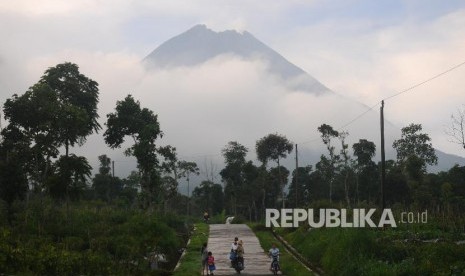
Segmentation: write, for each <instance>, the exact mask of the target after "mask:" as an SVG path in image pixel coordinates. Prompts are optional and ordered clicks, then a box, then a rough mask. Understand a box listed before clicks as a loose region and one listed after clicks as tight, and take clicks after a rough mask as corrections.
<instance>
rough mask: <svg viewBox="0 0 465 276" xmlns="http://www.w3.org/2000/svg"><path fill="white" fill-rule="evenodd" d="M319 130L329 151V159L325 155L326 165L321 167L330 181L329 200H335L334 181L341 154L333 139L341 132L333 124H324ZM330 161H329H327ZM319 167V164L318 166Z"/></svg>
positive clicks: (323, 160)
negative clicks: (338, 153) (336, 151)
mask: <svg viewBox="0 0 465 276" xmlns="http://www.w3.org/2000/svg"><path fill="white" fill-rule="evenodd" d="M318 132H320V135H321V139H322V140H323V143H324V144H325V145H326V148H327V149H328V153H329V159H326V158H325V159H323V157H324V156H322V157H321V162H323V163H322V164H326V165H324V166H319V167H320V168H324V173H325V175H326V177H327V181H328V183H329V202H332V200H333V181H334V176H335V171H336V163H337V162H338V161H339V155H337V154H336V153H335V147H334V146H333V145H331V140H332V139H334V138H337V137H338V136H339V132H337V131H336V130H334V129H333V127H332V126H330V125H327V124H322V125H321V126H319V127H318ZM325 161H328V162H325ZM317 167H318V166H317Z"/></svg>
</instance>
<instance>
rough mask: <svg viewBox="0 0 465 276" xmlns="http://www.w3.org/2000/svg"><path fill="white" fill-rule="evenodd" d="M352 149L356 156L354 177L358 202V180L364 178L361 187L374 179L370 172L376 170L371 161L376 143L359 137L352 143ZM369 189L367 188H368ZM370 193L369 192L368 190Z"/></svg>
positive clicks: (370, 183)
mask: <svg viewBox="0 0 465 276" xmlns="http://www.w3.org/2000/svg"><path fill="white" fill-rule="evenodd" d="M352 149H353V150H354V156H355V157H356V160H355V161H356V165H355V173H356V175H357V178H356V195H357V201H358V202H360V182H361V179H364V180H365V181H364V182H363V183H364V185H363V187H366V188H368V187H369V186H371V185H372V183H374V182H375V179H374V178H373V177H370V176H372V175H373V174H372V173H371V172H373V171H375V170H376V168H375V167H376V164H375V162H373V160H372V159H373V157H374V156H375V154H376V145H375V143H373V142H371V141H368V140H366V139H360V140H359V141H358V143H355V144H353V145H352ZM368 190H369V189H368ZM368 194H370V192H368Z"/></svg>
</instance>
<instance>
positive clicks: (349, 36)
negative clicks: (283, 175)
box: [0, 0, 465, 163]
mask: <svg viewBox="0 0 465 276" xmlns="http://www.w3.org/2000/svg"><path fill="white" fill-rule="evenodd" d="M196 24H206V25H207V26H208V27H209V28H211V29H213V30H215V31H222V30H226V29H236V30H238V31H243V30H247V31H248V32H250V33H252V34H253V35H254V36H255V37H257V38H258V39H260V40H261V41H262V42H264V43H265V44H267V45H268V46H270V47H271V48H273V49H274V50H276V51H277V52H279V53H280V54H281V55H283V56H284V57H285V58H287V59H288V60H289V61H291V62H292V63H294V64H295V65H297V66H299V67H301V68H302V69H304V70H305V71H306V72H308V73H309V74H310V75H312V76H313V77H315V78H316V79H318V80H319V81H320V82H322V83H323V84H324V85H326V86H327V87H329V88H330V89H332V90H333V91H335V92H337V93H339V94H341V95H345V96H347V97H349V98H353V99H355V100H357V101H359V102H361V103H364V104H366V105H367V106H373V105H374V104H376V103H377V102H378V101H379V100H381V99H382V98H385V97H388V96H390V95H392V94H395V93H397V92H399V91H402V90H404V89H406V88H409V87H411V86H412V85H415V84H417V83H419V82H422V81H424V80H426V79H428V78H429V77H431V76H434V75H436V74H438V73H441V72H442V71H445V70H447V69H449V68H451V67H453V66H455V65H457V64H460V63H462V62H464V61H465V2H464V1H459V0H457V1H454V0H451V1H430V0H426V1H422V0H412V1H394V0H385V1H370V0H365V1H355V0H353V1H352V0H346V1H342V0H339V1H327V0H325V1H319V0H318V1H311V0H308V1H304V0H282V1H258V0H257V1H251V0H249V1H245V0H225V1H218V0H200V1H191V0H170V1H154V0H147V1H143V0H137V1H135V0H133V1H125V0H99V1H97V0H67V1H61V0H41V1H33V0H30V1H28V0H15V1H1V2H0V26H1V27H0V37H2V38H3V39H2V42H1V43H0V102H1V103H3V102H4V101H5V99H7V98H8V97H11V95H12V94H14V93H18V94H22V93H24V92H25V91H26V90H27V88H28V87H29V86H31V85H33V84H34V83H35V82H37V80H38V79H39V78H40V76H41V75H42V74H43V72H44V71H45V70H46V69H47V68H48V67H50V66H54V65H56V64H58V63H61V62H64V61H71V62H74V63H77V64H78V65H79V66H80V68H81V72H82V73H84V74H85V75H87V76H88V77H90V78H92V79H94V80H96V81H97V82H98V83H99V84H100V98H101V99H100V105H99V108H100V109H99V110H100V116H101V117H102V122H103V121H104V117H105V114H107V113H108V112H111V111H112V110H113V108H114V105H115V102H116V100H119V99H122V98H123V97H124V96H125V95H126V94H128V93H132V94H134V95H135V97H136V98H138V99H141V104H142V105H143V106H147V107H149V108H151V109H153V110H154V112H155V113H158V114H159V117H160V122H161V125H162V126H161V127H162V129H163V130H164V131H165V134H166V136H167V138H168V139H169V141H170V143H173V144H174V146H177V147H178V149H179V150H180V154H181V155H184V156H186V157H193V156H201V155H210V154H219V149H220V146H219V145H220V144H222V145H224V144H226V142H227V140H225V138H224V137H225V136H224V135H227V137H228V138H230V140H234V139H237V140H239V142H242V143H243V144H245V145H247V146H248V147H250V150H251V151H253V145H254V141H256V140H257V139H259V138H261V137H262V136H264V135H265V134H267V133H270V132H276V131H278V132H281V133H284V134H286V135H288V138H290V139H292V140H294V142H300V141H307V140H311V139H314V138H318V134H317V133H316V129H314V128H313V127H312V128H311V129H310V128H309V127H308V125H304V124H305V123H306V122H305V121H302V122H300V121H299V120H297V119H296V120H293V122H291V123H289V121H285V120H283V121H282V122H278V123H276V125H274V124H273V122H275V121H273V120H271V119H273V118H277V117H281V115H282V114H281V113H276V112H273V110H281V111H283V112H284V113H285V114H287V115H288V117H286V118H287V119H290V120H292V118H294V119H295V118H297V117H299V116H302V112H303V111H302V110H305V109H306V108H307V107H308V106H306V105H305V104H304V103H303V101H302V100H301V98H299V97H297V96H295V95H294V96H283V94H282V93H283V92H282V91H280V89H279V88H276V86H274V85H273V83H272V81H271V84H270V83H264V82H263V79H264V76H263V74H264V73H263V72H264V70H263V68H262V67H263V64H260V63H258V62H255V61H243V60H237V59H234V58H233V59H227V60H226V59H218V60H215V61H212V62H209V63H208V64H204V65H202V66H199V67H197V68H195V69H192V70H189V69H185V68H184V69H179V70H177V71H176V70H175V71H174V72H173V71H170V72H157V73H155V74H150V75H147V72H145V71H144V69H143V67H141V66H140V64H139V62H140V60H142V59H143V58H144V57H145V56H146V55H148V54H149V53H150V52H151V51H152V50H154V49H155V48H156V47H157V46H159V45H160V44H161V43H163V42H164V41H166V40H168V39H169V38H171V37H173V36H175V35H178V34H180V33H182V32H184V31H186V30H187V29H189V28H191V27H192V26H194V25H196ZM218 68H220V69H221V70H218ZM183 70H184V71H183ZM219 72H221V73H219ZM179 76H182V79H179ZM231 76H234V78H231ZM464 76H465V66H462V67H460V68H458V69H456V70H454V71H452V72H450V73H448V74H446V75H444V76H442V77H441V78H438V79H436V80H434V81H431V82H429V83H427V84H426V85H424V86H421V87H418V88H416V89H414V90H412V91H410V92H408V93H405V94H403V95H402V96H399V97H396V98H394V99H392V100H389V101H387V102H386V118H387V119H388V120H390V121H391V122H392V123H393V124H394V125H395V126H396V127H397V128H400V127H402V126H405V125H407V124H409V123H412V122H415V123H421V124H422V125H423V127H424V129H425V131H426V132H428V133H429V134H430V136H431V137H432V138H433V145H434V146H435V147H437V148H439V149H441V150H443V151H445V152H448V153H454V154H458V155H461V156H465V151H463V149H461V148H460V147H459V146H457V145H454V144H452V143H450V142H449V141H448V137H447V136H446V135H445V134H444V129H445V127H446V125H448V124H449V123H450V115H451V114H452V113H453V112H454V111H456V110H457V109H458V108H460V107H461V106H462V104H465V78H464ZM211 79H215V81H214V82H210V81H209V80H211ZM238 79H240V80H241V82H240V85H239V86H238V84H237V81H236V80H238ZM226 87H229V88H226ZM175 91H183V92H182V93H184V94H182V96H179V95H176V96H173V95H174V94H173V93H175ZM218 91H222V93H218ZM238 91H240V93H239V92H238ZM251 91H260V92H257V93H256V94H253V95H251ZM264 91H268V92H264ZM179 93H181V92H179ZM238 93H239V94H238ZM238 97H241V98H246V99H248V101H247V102H248V103H249V105H248V106H247V109H248V110H250V111H251V112H250V113H244V112H240V113H241V114H239V118H240V120H237V118H236V117H237V116H238V114H237V113H233V112H232V111H233V110H230V109H228V108H230V107H231V102H233V103H234V102H235V101H237V98H238ZM265 98H266V100H264V99H265ZM199 99H202V100H201V101H200V102H199ZM193 101H194V102H195V101H197V102H196V105H194V106H192V105H191V104H190V103H192V102H193ZM240 103H241V104H244V103H245V102H240ZM262 104H266V106H267V107H266V108H265V109H266V110H265V109H263V107H262ZM213 106H214V108H212V107H213ZM174 107H176V108H174ZM310 108H311V107H310ZM376 109H377V108H376ZM252 111H253V112H252ZM301 111H302V112H301ZM299 112H300V113H299ZM322 112H323V111H322ZM215 114H216V115H215ZM218 114H221V116H219V115H218ZM289 114H291V115H289ZM292 114H294V115H295V114H297V115H295V116H296V117H292V116H293V115H292ZM247 116H254V118H256V119H254V121H253V122H254V123H257V124H259V125H260V126H259V127H257V126H256V125H250V126H247V127H244V125H243V124H239V123H238V122H247ZM212 117H215V119H216V120H217V121H214V120H213V119H212ZM299 118H300V117H299ZM350 119H351V118H350V117H349V116H343V117H341V119H339V120H337V121H336V122H339V123H340V125H343V123H344V120H347V121H348V120H350ZM2 120H3V119H2ZM321 121H324V120H319V121H318V122H321ZM2 123H4V122H2ZM225 123H226V126H225V127H224V129H222V128H221V127H219V126H224V124H225ZM298 123H302V124H301V125H299V124H298ZM321 123H323V122H321ZM235 124H237V126H234V127H231V125H235ZM241 127H242V132H243V133H238V132H241V131H240V130H241ZM212 128H215V131H212ZM348 130H349V132H350V131H351V130H350V128H349V129H348ZM228 131H230V133H228ZM192 132H196V133H197V135H193V136H192V135H190V133H192ZM225 133H226V134H225ZM215 135H217V136H218V137H217V139H218V140H219V142H218V145H217V144H214V145H211V146H210V147H208V145H209V142H208V141H209V140H211V139H213V140H214V138H215V137H216V136H215ZM222 135H223V136H222ZM202 138H203V139H204V140H205V141H197V140H196V139H202ZM97 140H99V138H95V137H94V138H92V139H90V140H89V142H92V143H95V144H98V142H96V141H97ZM100 140H101V138H100ZM186 140H189V141H188V142H186ZM183 143H184V144H183ZM196 145H199V146H198V147H197V146H196ZM91 150H92V151H94V148H92V147H91V146H87V148H86V146H85V147H84V148H83V149H81V151H84V152H85V151H91ZM99 150H100V151H102V152H101V153H107V154H109V155H110V156H115V157H114V158H118V160H120V161H119V162H128V163H131V162H134V161H131V160H130V159H124V158H122V157H116V156H118V154H120V152H119V153H115V152H112V151H111V150H109V149H104V148H102V147H100V148H99ZM95 155H97V154H96V153H95ZM90 158H93V157H90ZM217 158H221V157H218V156H217ZM95 159H96V158H95ZM95 162H96V160H94V161H92V163H95Z"/></svg>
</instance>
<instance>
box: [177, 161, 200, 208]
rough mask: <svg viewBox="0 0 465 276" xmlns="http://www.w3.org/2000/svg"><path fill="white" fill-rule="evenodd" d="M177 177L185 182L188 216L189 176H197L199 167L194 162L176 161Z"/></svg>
mask: <svg viewBox="0 0 465 276" xmlns="http://www.w3.org/2000/svg"><path fill="white" fill-rule="evenodd" d="M178 169H179V176H180V177H185V178H186V180H187V215H189V201H190V176H191V174H195V175H199V167H198V166H197V163H195V162H188V161H178Z"/></svg>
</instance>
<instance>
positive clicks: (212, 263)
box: [207, 256, 215, 265]
mask: <svg viewBox="0 0 465 276" xmlns="http://www.w3.org/2000/svg"><path fill="white" fill-rule="evenodd" d="M207 262H208V265H214V264H215V258H214V257H213V256H208V260H207Z"/></svg>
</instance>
